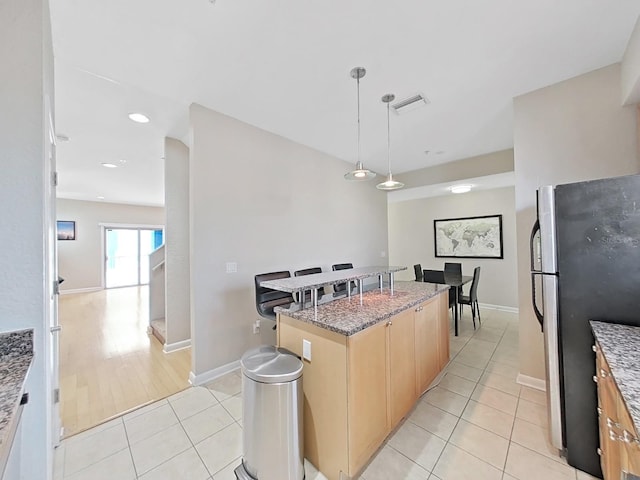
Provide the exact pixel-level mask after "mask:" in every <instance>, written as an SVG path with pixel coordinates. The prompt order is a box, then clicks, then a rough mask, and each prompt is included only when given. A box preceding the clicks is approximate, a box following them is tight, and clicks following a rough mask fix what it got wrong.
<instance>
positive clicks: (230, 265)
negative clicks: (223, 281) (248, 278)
mask: <svg viewBox="0 0 640 480" xmlns="http://www.w3.org/2000/svg"><path fill="white" fill-rule="evenodd" d="M226 267H227V273H236V272H237V271H238V264H237V263H236V262H227V265H226Z"/></svg>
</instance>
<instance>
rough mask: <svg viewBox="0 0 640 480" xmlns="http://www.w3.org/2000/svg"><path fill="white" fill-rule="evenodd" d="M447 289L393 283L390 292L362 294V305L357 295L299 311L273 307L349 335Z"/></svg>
mask: <svg viewBox="0 0 640 480" xmlns="http://www.w3.org/2000/svg"><path fill="white" fill-rule="evenodd" d="M448 290H449V286H448V285H438V284H434V283H424V282H396V284H395V290H394V294H393V295H391V294H390V291H389V289H388V288H385V289H383V290H382V291H380V289H374V290H371V291H368V292H365V293H363V295H362V304H361V303H360V297H359V296H352V297H351V298H340V299H338V300H334V301H332V302H329V303H325V304H322V305H319V306H318V307H317V308H313V307H311V308H306V309H303V310H300V309H298V308H297V307H296V306H295V305H292V307H291V308H290V309H287V308H282V307H276V309H275V312H276V313H280V314H282V315H286V316H288V317H291V318H294V319H296V320H301V321H303V322H306V323H311V324H313V325H316V326H318V327H321V328H324V329H327V330H331V331H333V332H336V333H339V334H341V335H345V336H350V335H353V334H355V333H358V332H360V331H361V330H364V329H365V328H367V327H370V326H371V325H374V324H376V323H378V322H381V321H383V320H387V319H389V318H391V317H392V316H394V315H396V314H398V313H400V312H402V311H404V310H406V309H408V308H411V307H414V306H416V305H418V304H420V303H422V302H424V301H426V300H429V299H430V298H432V297H434V296H436V295H438V294H439V293H441V292H444V291H448Z"/></svg>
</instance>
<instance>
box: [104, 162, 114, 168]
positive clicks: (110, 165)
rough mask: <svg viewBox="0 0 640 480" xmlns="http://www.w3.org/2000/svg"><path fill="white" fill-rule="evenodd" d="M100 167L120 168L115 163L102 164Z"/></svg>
mask: <svg viewBox="0 0 640 480" xmlns="http://www.w3.org/2000/svg"><path fill="white" fill-rule="evenodd" d="M100 165H102V166H103V167H106V168H118V165H116V164H115V163H106V162H102V163H101V164H100Z"/></svg>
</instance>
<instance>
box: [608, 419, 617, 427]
mask: <svg viewBox="0 0 640 480" xmlns="http://www.w3.org/2000/svg"><path fill="white" fill-rule="evenodd" d="M607 427H609V428H620V424H619V423H617V422H614V421H613V420H611V419H610V418H609V417H607Z"/></svg>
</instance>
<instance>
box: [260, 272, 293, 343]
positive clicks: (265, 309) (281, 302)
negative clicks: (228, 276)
mask: <svg viewBox="0 0 640 480" xmlns="http://www.w3.org/2000/svg"><path fill="white" fill-rule="evenodd" d="M290 277H291V274H290V273H289V272H288V271H282V272H269V273H259V274H258V275H256V276H255V277H254V278H253V281H254V284H255V293H256V310H257V311H258V313H259V314H260V316H261V317H264V318H268V319H269V320H275V319H276V314H275V312H274V311H273V309H274V308H275V307H283V306H286V305H289V304H290V303H293V296H292V295H291V294H290V293H287V292H281V291H280V290H274V289H272V288H266V287H262V286H260V282H264V281H266V280H277V279H279V278H290ZM273 329H274V330H275V329H276V327H275V326H274V327H273Z"/></svg>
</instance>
